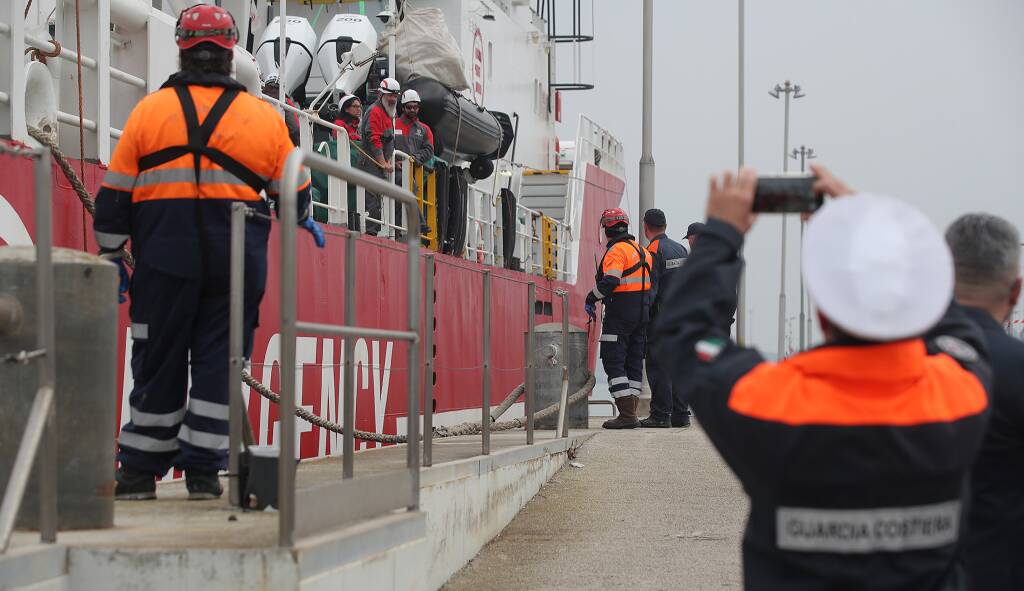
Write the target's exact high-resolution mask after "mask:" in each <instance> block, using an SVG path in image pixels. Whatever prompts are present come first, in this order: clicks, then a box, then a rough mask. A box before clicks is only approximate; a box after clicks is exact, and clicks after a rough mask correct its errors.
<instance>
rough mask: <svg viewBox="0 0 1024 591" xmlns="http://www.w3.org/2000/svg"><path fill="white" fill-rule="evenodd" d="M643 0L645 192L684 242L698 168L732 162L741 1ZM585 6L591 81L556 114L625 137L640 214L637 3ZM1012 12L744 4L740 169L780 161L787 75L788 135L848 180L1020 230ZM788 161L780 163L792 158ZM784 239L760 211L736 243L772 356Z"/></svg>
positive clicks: (606, 1) (940, 4)
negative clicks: (652, 192) (649, 81)
mask: <svg viewBox="0 0 1024 591" xmlns="http://www.w3.org/2000/svg"><path fill="white" fill-rule="evenodd" d="M654 4H655V8H654V19H655V24H654V39H655V64H654V121H655V127H654V159H655V162H656V163H657V182H656V185H657V190H656V197H655V200H656V206H657V207H660V208H662V209H664V210H665V212H666V214H667V216H668V219H669V234H670V236H672V237H674V238H678V237H679V236H681V235H682V234H683V233H684V231H685V228H686V225H687V224H688V223H689V222H691V221H694V220H698V219H703V217H704V206H705V203H706V196H707V194H706V191H707V179H708V176H709V174H710V173H711V172H713V171H720V170H724V169H727V168H733V167H735V166H736V163H737V63H736V61H737V37H736V35H737V2H736V1H735V0H732V1H728V0H671V1H669V0H655V2H654ZM595 6H596V12H597V14H596V22H595V23H594V24H595V29H596V30H595V32H596V37H597V39H596V41H595V43H594V44H593V47H592V49H589V50H587V51H584V61H585V63H584V66H583V68H582V70H583V72H584V78H585V80H584V81H592V82H593V83H594V84H596V86H597V88H596V90H593V91H589V92H575V93H568V94H567V95H566V96H565V100H564V101H563V115H564V116H563V121H566V122H571V123H570V125H569V126H568V128H563V129H562V131H561V133H562V134H563V135H564V136H572V135H574V134H575V120H576V116H577V115H578V113H580V112H583V113H586V114H587V115H589V116H591V117H593V118H594V119H595V120H596V121H597V122H598V123H600V124H602V125H603V126H605V127H606V128H608V129H610V130H611V131H613V132H614V133H615V134H616V135H617V136H618V137H619V138H620V139H621V140H622V141H623V142H624V143H625V145H626V160H627V163H629V168H628V169H627V176H628V185H627V186H628V188H627V195H626V199H625V200H624V203H626V204H628V206H629V208H630V211H631V213H632V214H634V215H635V214H636V209H637V200H638V197H637V181H636V179H637V162H638V161H639V158H640V147H641V146H640V141H641V128H640V125H641V65H642V61H641V55H642V54H641V26H642V12H641V11H642V3H641V2H640V0H629V1H625V2H612V1H610V0H596V3H595ZM559 17H560V19H561V13H560V14H559ZM588 21H589V15H588ZM587 24H589V23H587ZM1022 24H1024V2H1022V1H1021V0H973V1H968V0H857V1H843V2H841V1H837V0H829V1H824V0H747V2H746V89H747V92H746V163H747V165H749V166H753V167H755V168H756V169H757V170H758V171H759V172H775V171H780V170H781V169H782V152H783V148H782V140H783V133H782V131H783V105H782V101H781V100H776V99H773V98H772V97H770V96H769V95H768V91H769V90H770V89H771V88H772V87H774V85H775V84H776V83H780V82H782V81H783V80H786V79H790V80H793V81H794V82H796V83H798V84H800V85H801V87H802V88H803V90H804V92H805V93H806V97H805V98H802V99H799V100H795V101H793V103H792V111H791V123H790V147H791V148H793V147H798V146H800V145H801V144H804V145H807V146H808V147H813V148H814V150H815V152H817V153H818V154H819V155H820V156H819V159H818V161H819V162H821V163H824V164H827V165H828V166H829V167H830V168H831V169H832V170H833V171H834V172H836V173H837V174H838V175H840V176H841V177H842V178H844V179H845V180H847V181H848V183H849V184H850V185H851V186H853V187H855V188H857V189H862V190H869V191H872V192H878V193H887V194H891V195H894V196H898V197H901V198H905V199H908V200H910V201H911V202H913V203H915V204H916V205H918V206H919V207H921V208H922V209H923V210H924V211H925V212H926V213H927V214H928V215H929V217H931V219H932V220H933V221H934V222H935V223H936V224H938V225H939V226H941V227H943V228H944V227H945V226H946V225H947V224H949V222H951V221H952V220H953V219H955V218H956V217H957V216H958V215H960V214H962V213H965V212H968V211H987V212H991V213H994V214H997V215H1001V216H1005V217H1006V218H1008V219H1009V220H1010V221H1011V222H1013V223H1014V224H1015V225H1017V226H1018V227H1020V226H1021V224H1022V221H1024V190H1022V187H1024V148H1022V147H1021V146H1022V142H1021V136H1022V135H1024V67H1022V66H1024V35H1022V34H1021V25H1022ZM585 26H586V25H585ZM563 47H564V46H563ZM566 53H567V52H566ZM564 57H565V56H564V55H562V56H561V58H560V66H562V65H564V64H565V62H564ZM595 64H596V66H597V67H594V66H595ZM567 71H568V70H565V69H563V70H562V72H567ZM560 77H561V78H565V77H566V76H565V75H562V76H560ZM586 78H589V80H586ZM798 167H799V164H798V163H796V162H795V161H791V168H790V169H791V170H793V169H794V168H798ZM798 225H799V222H798V221H797V220H796V219H791V220H790V221H789V223H788V226H789V248H788V252H789V257H788V259H787V260H788V261H789V264H788V269H787V294H788V295H787V300H788V305H787V308H788V309H787V314H788V315H789V316H794V317H795V316H796V315H797V314H798V310H799V287H798V286H799V283H798V281H799V276H798V273H797V269H798V265H799V258H798V250H799V248H798V245H799V242H798V240H799V233H798V231H799V228H798ZM779 243H780V222H779V218H778V217H777V216H762V217H761V218H760V219H759V220H758V222H757V224H756V225H755V227H754V229H753V231H752V233H751V234H750V235H749V237H748V243H747V244H748V246H747V250H746V256H747V265H748V288H747V290H748V291H747V294H748V300H747V308H748V318H750V324H749V328H748V333H747V336H748V338H750V339H752V341H753V342H754V344H755V345H757V346H758V347H760V348H761V349H762V350H763V351H765V352H766V353H769V354H771V353H773V352H774V351H775V349H776V344H775V343H776V338H777V337H776V335H777V330H776V326H777V317H778V293H779V251H780V244H779ZM864 247H865V248H870V247H871V245H870V244H865V245H864Z"/></svg>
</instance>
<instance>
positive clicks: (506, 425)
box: [28, 126, 596, 443]
mask: <svg viewBox="0 0 1024 591" xmlns="http://www.w3.org/2000/svg"><path fill="white" fill-rule="evenodd" d="M28 133H29V135H30V136H32V138H33V139H35V140H36V141H37V142H39V143H41V144H43V145H44V146H46V147H47V148H49V149H50V153H51V154H53V158H54V160H56V161H57V166H59V167H60V169H61V171H62V172H63V173H64V176H65V177H67V180H68V182H69V183H71V188H72V189H73V190H74V192H75V194H76V195H77V196H78V199H79V201H81V202H82V205H83V206H84V207H85V210H86V211H88V212H89V213H90V214H91V215H94V216H95V215H96V205H95V203H93V199H92V197H90V196H89V193H88V191H86V189H85V185H84V184H83V183H82V181H81V179H79V177H78V175H77V174H75V169H74V168H72V167H71V164H70V163H69V162H68V161H67V157H66V156H64V152H62V151H61V149H60V147H59V146H58V145H57V141H56V138H55V134H49V133H46V132H44V131H43V130H41V129H39V128H37V127H32V126H28ZM122 256H124V261H125V263H127V264H128V266H130V267H134V266H135V261H134V259H133V258H132V255H131V253H130V252H128V251H127V250H122ZM242 381H243V382H244V383H246V384H247V385H248V386H249V387H250V388H251V389H252V390H254V391H255V392H257V393H258V394H259V395H260V396H262V397H264V398H266V399H267V400H269V401H271V402H273V403H274V404H279V403H280V402H281V396H280V395H278V394H277V392H274V391H273V390H271V389H270V388H269V387H267V386H266V385H264V384H263V383H262V382H260V381H259V380H257V379H256V378H254V377H253V376H252V375H250V374H249V372H247V371H245V370H242ZM595 383H596V380H595V379H594V376H593V374H590V375H589V376H588V377H587V381H586V382H585V383H584V384H583V387H582V388H580V389H579V390H577V391H576V392H574V393H573V394H572V396H569V397H568V399H567V404H568V405H572V404H574V403H575V402H577V401H579V400H581V399H583V398H585V397H586V396H587V395H588V394H589V393H590V391H591V390H593V389H594V384H595ZM525 391H526V388H525V385H524V384H519V385H518V386H516V387H515V388H514V389H513V390H512V391H511V392H509V394H508V396H506V397H505V399H504V400H503V401H502V402H501V404H499V405H498V406H497V407H496V408H495V409H494V410H493V411H491V421H493V423H492V425H491V431H510V430H512V429H522V428H524V427H525V426H526V417H523V418H517V419H512V420H511V421H501V422H498V419H499V418H501V415H503V414H505V412H506V411H507V410H508V409H509V408H510V407H511V406H512V405H513V404H515V402H516V400H518V399H519V397H520V396H522V395H523V393H524V392H525ZM560 405H561V402H560V401H559V402H556V403H555V404H552V405H550V406H548V407H546V408H543V409H541V410H540V411H537V412H536V413H534V415H533V418H534V420H535V421H536V420H539V419H543V418H545V417H548V416H550V415H552V414H554V413H556V412H558V408H559V406H560ZM295 416H297V417H299V418H300V419H302V420H304V421H306V422H307V423H310V424H312V425H316V426H317V427H320V428H321V429H326V430H328V431H332V432H334V433H340V434H344V433H345V431H344V429H343V428H342V426H341V425H338V424H337V423H335V422H334V421H331V420H328V419H325V418H323V417H321V416H319V415H316V414H314V413H312V412H310V411H308V410H306V409H304V408H302V407H301V406H299V407H297V408H296V409H295ZM481 431H483V425H482V423H481V422H479V421H478V422H475V423H474V422H467V423H459V424H458V425H452V426H451V427H434V431H433V438H434V439H441V438H445V437H457V436H459V435H475V434H478V433H480V432H481ZM353 437H355V438H356V439H360V440H362V441H375V442H377V443H406V442H407V441H408V437H406V436H405V435H389V434H387V433H374V432H372V431H360V430H358V429H357V430H355V431H354V432H353Z"/></svg>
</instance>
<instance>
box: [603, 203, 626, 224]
mask: <svg viewBox="0 0 1024 591" xmlns="http://www.w3.org/2000/svg"><path fill="white" fill-rule="evenodd" d="M616 224H627V225H628V224H629V214H628V213H626V212H625V211H624V210H622V209H620V208H618V207H613V208H611V209H606V210H604V211H603V212H601V227H603V228H611V227H612V226H614V225H616Z"/></svg>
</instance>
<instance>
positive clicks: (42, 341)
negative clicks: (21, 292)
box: [0, 143, 57, 554]
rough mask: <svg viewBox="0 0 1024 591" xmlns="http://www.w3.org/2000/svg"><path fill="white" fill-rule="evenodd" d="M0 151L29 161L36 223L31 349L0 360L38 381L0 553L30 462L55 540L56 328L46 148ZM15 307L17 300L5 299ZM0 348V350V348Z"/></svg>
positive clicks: (48, 535)
mask: <svg viewBox="0 0 1024 591" xmlns="http://www.w3.org/2000/svg"><path fill="white" fill-rule="evenodd" d="M0 154H8V155H14V156H28V157H30V158H32V159H33V160H35V167H34V169H33V172H34V181H35V194H36V201H35V210H36V212H35V222H36V234H35V239H36V265H35V270H36V277H35V280H36V286H35V287H36V294H35V295H36V301H35V308H36V309H35V316H36V327H35V328H36V350H34V351H20V352H17V353H11V354H10V355H5V356H4V357H3V358H0V359H2V361H0V362H12V361H13V362H21V363H35V364H36V368H37V374H36V379H37V381H38V384H37V389H36V394H35V399H34V400H33V402H32V408H31V409H30V410H29V415H28V418H27V419H26V420H25V431H24V432H23V433H22V435H21V443H20V444H19V446H18V453H17V455H16V456H15V459H14V466H13V467H12V468H11V476H10V479H9V480H8V481H7V487H6V489H5V490H4V496H3V502H2V503H0V554H3V553H5V552H6V551H7V547H8V545H9V544H10V541H11V533H12V532H13V530H14V524H15V521H16V520H17V517H18V510H19V509H20V508H21V503H22V500H23V499H24V497H25V489H26V488H27V487H28V481H29V476H30V475H31V473H32V468H33V464H36V465H37V466H38V468H37V470H36V474H37V478H38V481H39V533H40V538H41V539H42V541H43V542H47V543H52V542H56V541H57V423H56V414H57V409H56V406H57V402H56V394H55V392H56V390H55V389H56V367H57V356H56V347H55V345H56V332H55V325H54V318H55V310H54V294H53V259H52V249H53V221H52V220H53V217H52V211H53V202H52V199H51V197H52V186H51V185H50V174H51V164H50V152H49V151H48V150H46V149H40V150H32V149H26V148H22V147H18V146H8V145H6V144H3V143H0ZM10 305H11V306H18V304H10ZM4 353H6V352H4Z"/></svg>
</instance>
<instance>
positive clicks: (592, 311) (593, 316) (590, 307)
mask: <svg viewBox="0 0 1024 591" xmlns="http://www.w3.org/2000/svg"><path fill="white" fill-rule="evenodd" d="M583 309H584V310H586V311H587V316H590V320H591V321H594V320H597V305H596V304H591V303H590V302H587V303H586V304H585V305H584V306H583Z"/></svg>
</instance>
